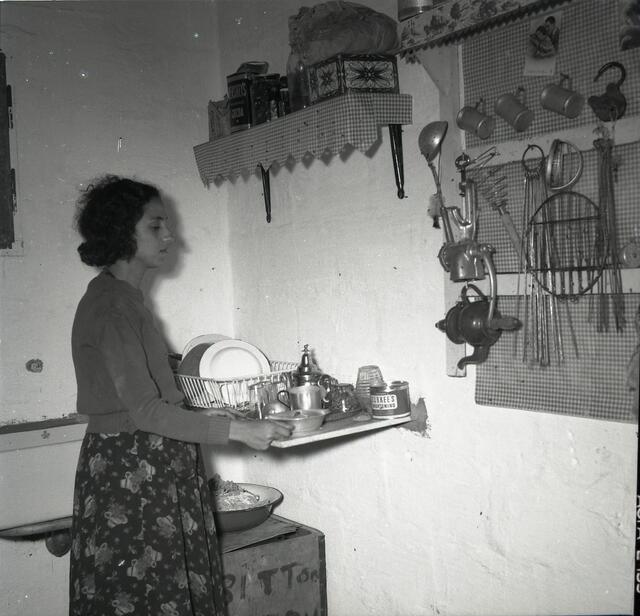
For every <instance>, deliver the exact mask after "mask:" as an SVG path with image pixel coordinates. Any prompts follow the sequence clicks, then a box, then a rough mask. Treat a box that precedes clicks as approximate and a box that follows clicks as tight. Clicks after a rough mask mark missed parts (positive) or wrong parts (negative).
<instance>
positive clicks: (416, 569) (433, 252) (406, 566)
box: [220, 2, 636, 616]
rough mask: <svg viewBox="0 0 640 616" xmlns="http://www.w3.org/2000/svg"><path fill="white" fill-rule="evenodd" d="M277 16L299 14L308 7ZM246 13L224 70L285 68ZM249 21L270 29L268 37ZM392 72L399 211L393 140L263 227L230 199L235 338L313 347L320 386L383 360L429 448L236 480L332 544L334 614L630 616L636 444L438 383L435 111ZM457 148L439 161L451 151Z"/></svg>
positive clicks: (342, 454) (226, 15) (297, 196)
mask: <svg viewBox="0 0 640 616" xmlns="http://www.w3.org/2000/svg"><path fill="white" fill-rule="evenodd" d="M282 4H287V8H288V14H294V13H295V12H296V11H297V8H298V7H299V6H300V4H301V3H299V2H290V3H278V4H277V5H278V7H279V10H280V11H282V8H281V7H282ZM367 4H369V5H370V6H373V7H374V8H377V9H378V10H381V11H385V12H387V13H389V14H391V15H393V14H394V11H395V3H394V2H368V3H367ZM252 6H253V7H255V6H265V5H264V4H257V5H251V4H248V3H237V2H234V3H230V2H222V3H221V4H220V8H221V11H220V26H221V28H220V35H221V39H220V45H221V47H223V48H224V49H225V50H227V53H226V54H225V58H223V60H222V74H225V73H230V72H233V71H234V70H235V69H236V67H237V65H238V64H239V62H240V61H241V60H242V59H248V58H249V57H251V58H260V59H264V60H269V61H270V64H271V69H270V70H274V71H276V70H281V69H282V67H283V66H284V63H285V62H286V53H282V50H281V49H280V50H279V48H278V46H277V45H275V44H274V43H273V42H274V41H277V40H285V39H286V37H287V30H286V22H284V23H283V22H276V21H271V19H270V15H269V13H268V12H267V11H265V12H264V13H261V14H259V15H258V12H257V11H249V12H246V11H245V9H246V8H249V9H250V8H251V7H252ZM258 20H259V22H260V23H261V24H262V28H263V32H265V33H268V37H267V36H265V37H263V38H262V39H259V40H258V39H256V37H255V36H253V35H252V33H253V32H254V31H255V28H256V23H257V21H258ZM247 40H253V41H255V45H252V47H251V50H250V51H247V50H246V49H244V48H242V45H241V44H240V43H239V41H247ZM285 51H286V50H285ZM399 69H400V84H401V90H402V91H403V92H407V93H410V94H412V95H413V101H414V121H413V125H412V126H409V127H405V129H404V133H403V140H404V163H405V177H406V183H405V187H406V192H407V194H408V198H407V199H405V200H403V201H399V200H398V199H397V198H396V196H395V185H394V179H393V170H392V163H391V155H390V149H389V140H388V134H387V133H386V131H385V130H383V131H382V132H381V137H382V141H381V143H380V145H379V147H377V148H376V149H375V151H373V152H370V153H368V155H363V154H361V153H360V152H351V153H342V154H338V155H334V156H333V157H330V158H328V159H327V160H325V161H322V160H314V161H312V162H303V163H300V162H299V163H298V164H296V165H295V166H294V167H293V169H287V168H284V169H280V170H277V171H276V172H274V173H272V179H271V195H272V210H273V221H272V223H271V224H270V225H267V224H266V223H265V222H264V213H263V204H262V202H261V200H260V198H259V196H260V192H261V188H260V180H259V178H258V177H257V176H253V177H251V178H249V179H248V180H244V181H237V182H236V185H235V186H234V190H232V191H230V193H229V218H230V224H229V228H230V245H229V248H230V253H231V260H232V263H233V271H234V298H235V299H234V302H235V303H234V317H235V331H236V335H238V336H239V337H241V338H244V339H246V340H250V341H252V342H253V343H255V344H257V345H258V346H259V347H261V348H262V349H263V350H264V351H265V352H266V353H267V354H268V355H269V356H271V357H277V358H279V359H289V360H297V359H298V357H299V352H300V349H301V347H302V345H303V344H305V343H309V344H310V345H311V347H313V348H314V349H315V352H316V357H317V359H318V362H319V364H320V367H321V368H322V369H323V370H325V371H326V372H328V373H330V374H333V375H336V376H339V377H340V378H344V379H346V380H348V381H350V382H354V381H355V378H356V374H357V368H358V366H360V365H363V364H369V363H374V364H378V365H379V366H380V367H381V369H382V372H383V375H384V376H385V377H387V378H389V379H395V378H401V379H406V380H408V381H409V383H410V390H411V394H412V398H413V399H414V401H415V400H417V399H418V398H423V399H424V400H425V402H426V406H427V410H428V413H429V430H428V433H427V434H419V433H416V432H411V431H409V430H405V429H402V428H397V429H391V430H388V431H383V432H380V433H377V434H373V435H366V436H358V437H356V438H352V439H349V440H344V441H335V442H329V443H324V444H323V443H319V444H316V445H315V446H309V447H305V448H299V449H290V450H283V451H273V452H268V453H264V454H259V455H256V456H254V457H253V458H250V459H249V460H248V463H247V465H246V469H245V470H246V476H245V480H247V481H249V480H250V481H253V482H256V483H265V484H267V485H273V486H276V487H278V488H279V489H280V490H282V492H283V493H284V501H283V503H282V504H281V505H280V507H279V509H278V512H279V513H280V514H282V515H285V516H287V517H290V518H292V519H296V520H300V521H303V522H304V523H306V524H309V525H311V526H315V527H317V528H319V529H321V530H322V531H324V532H325V533H326V545H327V574H328V601H329V613H331V614H335V615H338V616H360V615H362V616H364V615H371V614H385V615H387V614H393V615H397V616H421V615H434V614H440V615H444V614H447V615H451V616H461V615H465V614H469V615H478V616H479V615H488V614H492V615H499V614H504V615H505V616H506V615H510V616H513V615H528V614H578V613H582V614H600V613H628V612H630V611H631V605H632V591H633V549H632V548H633V535H634V526H633V522H634V520H633V513H634V485H635V483H634V482H635V448H636V439H635V432H634V428H633V426H630V425H620V424H615V423H603V422H596V421H589V420H583V419H576V418H571V417H558V416H553V415H548V414H537V413H533V412H524V411H514V410H511V409H501V408H492V407H481V406H478V405H476V404H475V402H474V380H475V370H474V368H473V367H471V368H470V369H469V370H468V376H467V377H466V378H462V379H454V378H449V377H446V376H445V356H444V336H443V334H442V333H441V332H439V331H438V330H437V329H436V328H435V327H434V323H435V322H436V321H437V320H438V319H440V318H442V316H443V315H444V314H445V305H444V278H443V272H442V269H441V267H440V265H439V263H438V261H437V258H436V256H437V252H438V249H439V248H440V245H441V243H442V236H441V235H440V234H441V231H438V230H436V229H433V227H432V226H431V221H430V219H429V218H428V216H427V215H426V207H427V203H428V196H429V194H431V193H432V191H433V190H434V187H433V183H432V180H431V177H430V173H429V171H428V168H427V166H426V162H425V160H424V159H423V158H422V157H421V156H420V154H419V149H418V144H417V140H418V135H419V132H420V130H421V128H422V127H423V126H425V125H426V124H427V123H428V122H429V121H432V120H436V119H439V117H440V107H439V105H440V103H439V97H438V92H437V89H436V87H435V86H434V84H433V83H432V82H431V79H430V78H429V76H428V75H427V73H426V72H425V71H424V69H423V68H422V67H421V66H420V65H408V64H406V63H405V62H404V61H399ZM451 104H454V105H455V103H454V102H452V103H451ZM455 135H456V133H455V131H451V130H450V133H449V141H448V142H446V143H445V147H448V148H460V146H459V145H458V143H459V142H456V140H455V139H456V137H455ZM448 173H449V174H448V177H451V178H455V175H454V174H453V173H451V172H450V170H449V172H448ZM454 181H455V180H454ZM390 574H391V575H390Z"/></svg>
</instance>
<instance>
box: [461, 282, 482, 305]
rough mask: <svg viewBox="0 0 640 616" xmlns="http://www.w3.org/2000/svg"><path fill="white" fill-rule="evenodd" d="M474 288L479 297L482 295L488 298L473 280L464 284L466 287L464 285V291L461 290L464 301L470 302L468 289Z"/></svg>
mask: <svg viewBox="0 0 640 616" xmlns="http://www.w3.org/2000/svg"><path fill="white" fill-rule="evenodd" d="M469 288H471V289H473V290H474V291H475V292H476V294H477V295H478V297H481V298H482V299H487V296H486V295H485V294H484V293H483V292H482V291H481V290H480V289H479V288H478V287H477V286H476V285H475V284H473V283H472V282H467V284H465V285H464V287H462V291H460V298H461V299H462V301H463V302H468V301H469V300H468V299H467V289H469Z"/></svg>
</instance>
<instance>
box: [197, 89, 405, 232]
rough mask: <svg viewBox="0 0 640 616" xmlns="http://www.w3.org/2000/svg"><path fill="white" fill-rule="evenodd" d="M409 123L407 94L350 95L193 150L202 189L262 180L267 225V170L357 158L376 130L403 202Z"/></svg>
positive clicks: (353, 93) (269, 198)
mask: <svg viewBox="0 0 640 616" xmlns="http://www.w3.org/2000/svg"><path fill="white" fill-rule="evenodd" d="M411 122H412V99H411V96H410V95H409V94H390V93H386V92H385V93H381V92H380V93H379V92H349V93H346V94H344V95H342V96H336V97H335V98H332V99H329V100H326V101H323V102H322V103H318V104H316V105H311V106H310V107H307V108H306V109H302V110H300V111H296V112H295V113H292V114H289V115H287V116H283V117H281V118H277V119H275V120H272V121H271V122H266V123H264V124H260V125H258V126H255V127H253V128H250V129H248V130H244V131H241V132H237V133H234V134H232V135H229V136H228V137H223V138H221V139H217V140H215V141H207V142H206V143H202V144H200V145H197V146H195V147H194V154H195V158H196V164H197V166H198V172H199V173H200V177H201V179H202V181H203V183H204V184H205V185H206V186H209V185H210V184H211V183H212V182H219V181H223V180H225V179H230V178H233V177H236V176H238V175H240V174H243V173H244V174H249V173H253V172H254V171H255V170H256V168H259V169H260V171H261V174H262V187H263V191H264V198H265V206H266V211H267V222H270V220H271V196H270V183H269V169H270V167H271V166H272V165H274V164H277V165H280V166H282V165H284V164H285V163H287V162H290V161H295V162H298V161H300V160H302V159H303V158H305V157H308V156H311V157H314V158H318V157H320V156H323V155H326V154H327V153H331V154H338V153H339V152H340V151H342V150H343V149H344V148H345V147H346V146H348V145H350V146H352V147H354V148H356V149H357V150H359V151H361V152H366V151H367V150H369V149H370V148H371V147H372V146H373V145H374V144H375V143H376V142H377V141H378V139H379V129H380V127H381V126H388V127H389V133H390V137H391V151H392V156H393V163H394V174H395V180H396V187H397V194H398V197H399V198H404V171H403V161H402V132H401V126H402V125H403V124H411Z"/></svg>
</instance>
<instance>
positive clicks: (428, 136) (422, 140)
mask: <svg viewBox="0 0 640 616" xmlns="http://www.w3.org/2000/svg"><path fill="white" fill-rule="evenodd" d="M448 128H449V124H448V122H445V121H444V120H440V121H437V122H431V123H430V124H427V125H426V126H425V127H424V128H423V129H422V130H421V131H420V135H419V136H418V147H419V149H420V152H421V153H422V155H423V156H424V157H425V158H426V159H427V165H428V166H429V169H431V173H432V175H433V181H434V182H435V185H436V194H435V198H436V201H437V204H436V207H437V212H438V214H437V215H434V216H433V219H434V220H433V226H434V227H436V228H437V227H438V226H439V225H438V216H439V217H440V218H442V224H443V226H444V236H445V241H446V242H453V241H454V237H453V231H452V229H451V223H450V221H449V217H448V215H447V212H446V210H445V206H444V196H443V195H442V187H441V184H440V175H439V173H438V171H437V170H436V167H435V165H434V161H435V159H436V158H437V157H438V155H439V154H440V151H441V149H442V142H443V141H444V138H445V136H446V134H447V129H448Z"/></svg>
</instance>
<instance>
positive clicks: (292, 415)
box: [267, 409, 329, 436]
mask: <svg viewBox="0 0 640 616" xmlns="http://www.w3.org/2000/svg"><path fill="white" fill-rule="evenodd" d="M328 413H329V410H328V409H306V410H300V411H285V412H283V413H278V414H276V415H269V416H268V417H267V419H270V420H271V421H277V422H278V423H282V424H284V425H287V426H290V427H291V428H292V429H293V430H292V432H291V436H300V435H301V434H308V433H309V432H315V431H316V430H318V429H319V428H320V426H322V424H323V423H324V418H325V416H326V415H327V414H328Z"/></svg>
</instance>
